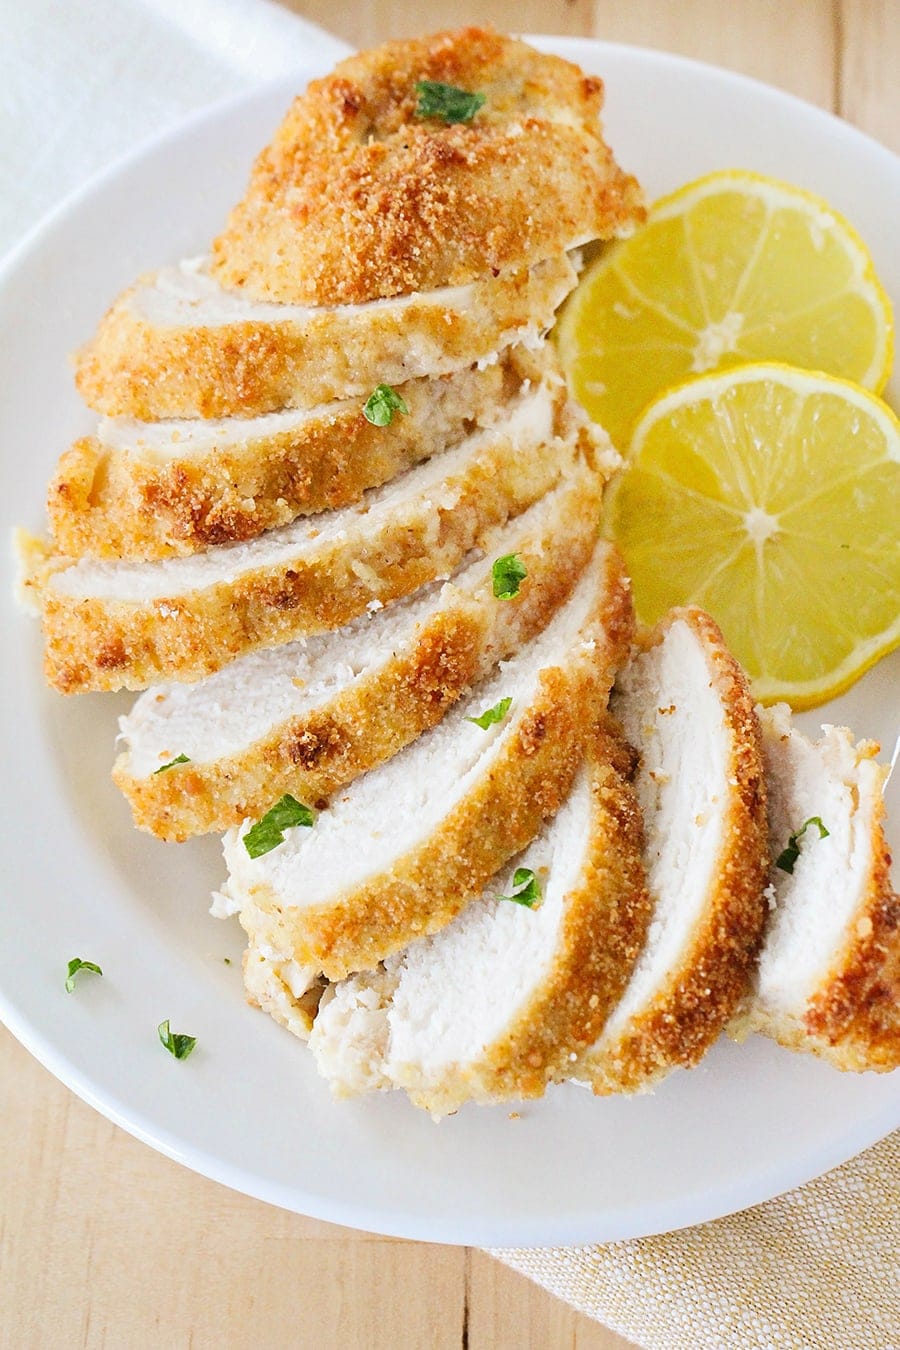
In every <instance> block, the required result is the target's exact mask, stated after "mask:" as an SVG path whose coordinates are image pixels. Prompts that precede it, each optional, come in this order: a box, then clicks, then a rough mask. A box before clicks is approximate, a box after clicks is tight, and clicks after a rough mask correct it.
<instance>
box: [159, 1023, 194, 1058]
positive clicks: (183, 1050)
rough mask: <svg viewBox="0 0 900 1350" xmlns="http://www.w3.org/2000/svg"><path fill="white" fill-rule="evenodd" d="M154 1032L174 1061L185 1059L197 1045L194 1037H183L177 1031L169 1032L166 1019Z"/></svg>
mask: <svg viewBox="0 0 900 1350" xmlns="http://www.w3.org/2000/svg"><path fill="white" fill-rule="evenodd" d="M156 1030H157V1033H158V1035H159V1039H160V1040H161V1041H162V1043H163V1045H164V1046H165V1047H166V1049H167V1050H168V1052H169V1054H170V1055H174V1057H175V1058H176V1059H187V1057H188V1055H189V1054H190V1053H191V1051H192V1050H193V1048H194V1046H195V1045H196V1044H197V1037H196V1036H183V1035H182V1034H181V1033H180V1032H178V1031H171V1030H170V1029H169V1019H168V1017H167V1018H166V1020H165V1021H164V1022H160V1024H159V1026H158V1027H157V1028H156Z"/></svg>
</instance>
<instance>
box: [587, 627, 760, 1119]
mask: <svg viewBox="0 0 900 1350" xmlns="http://www.w3.org/2000/svg"><path fill="white" fill-rule="evenodd" d="M610 709H611V711H612V713H613V714H614V715H615V716H616V717H618V719H619V720H620V721H621V723H622V727H623V729H624V732H625V735H626V737H627V739H628V741H629V743H630V744H631V745H632V746H633V747H634V749H635V750H636V751H637V752H638V756H639V759H638V767H637V772H636V775H635V788H636V790H637V795H638V801H639V802H640V805H641V811H642V813H643V817H644V836H645V843H644V863H645V866H646V869H647V879H648V886H649V889H650V896H651V900H652V905H653V912H652V914H651V921H650V928H649V931H648V934H647V942H646V944H645V946H644V950H643V951H642V953H641V955H640V957H639V959H638V962H637V965H636V966H635V968H634V972H633V974H632V976H631V979H630V980H629V983H628V985H627V987H626V989H625V992H624V994H623V995H622V998H621V1000H620V1001H619V1003H618V1004H617V1006H616V1007H615V1008H614V1009H613V1011H612V1013H611V1014H610V1017H609V1019H608V1021H607V1023H606V1026H605V1027H604V1029H603V1033H602V1035H601V1036H600V1037H599V1039H598V1040H597V1042H596V1044H595V1045H594V1046H593V1047H592V1049H591V1050H590V1051H589V1052H588V1054H587V1055H586V1056H585V1057H584V1059H583V1060H582V1062H581V1063H580V1064H579V1065H578V1066H577V1069H576V1071H575V1075H574V1076H576V1077H579V1078H584V1079H585V1080H586V1081H587V1082H589V1083H590V1084H591V1086H592V1087H593V1089H594V1091H595V1092H596V1093H598V1094H606V1093H611V1092H643V1091H647V1090H649V1089H652V1088H653V1087H654V1086H655V1085H656V1083H657V1082H659V1081H660V1080H661V1079H662V1078H664V1077H665V1076H666V1074H668V1073H669V1072H670V1071H671V1070H672V1069H675V1068H677V1067H679V1066H683V1067H689V1066H691V1065H693V1064H696V1063H697V1062H698V1061H699V1060H700V1059H701V1057H702V1056H703V1055H704V1054H705V1052H706V1051H707V1050H708V1049H709V1047H710V1045H712V1043H713V1041H715V1040H716V1039H717V1037H718V1036H719V1034H720V1033H721V1032H722V1031H723V1030H724V1028H725V1025H726V1023H727V1022H728V1020H729V1018H730V1017H731V1016H732V1014H733V1013H734V1011H735V1008H736V1007H737V1006H738V1002H739V1000H740V999H741V997H742V996H743V995H744V994H745V993H746V991H747V989H748V987H749V984H750V980H751V975H752V969H753V963H754V960H755V957H756V953H757V951H758V949H759V946H760V943H761V941H762V933H763V925H764V922H765V912H766V906H765V902H764V899H763V885H764V883H765V877H766V868H767V853H768V850H767V841H766V813H765V781H764V775H763V758H762V748H761V744H760V730H759V722H758V720H757V717H756V713H755V711H754V706H753V700H752V698H751V696H750V691H749V689H748V686H747V681H746V678H745V676H744V673H743V671H742V670H741V668H740V667H739V666H738V664H737V662H736V661H735V660H734V658H733V657H732V655H731V654H730V652H729V651H728V650H727V648H726V646H725V643H724V640H723V638H722V634H721V632H720V631H719V629H718V627H717V626H716V624H715V623H714V622H713V621H712V619H711V618H710V617H709V616H708V615H707V614H705V613H703V611H702V610H699V609H681V610H678V609H676V610H673V611H672V612H671V613H670V615H669V616H668V618H667V619H666V620H664V621H663V622H662V623H661V624H660V625H659V626H658V628H657V629H656V630H655V631H654V633H653V634H652V636H651V637H650V639H649V641H648V643H647V645H646V646H645V648H644V650H641V651H638V652H637V653H636V654H635V655H634V656H633V658H632V660H631V661H629V663H628V665H627V666H626V667H625V669H624V670H623V671H621V672H620V674H619V676H618V678H617V681H616V688H615V691H614V693H613V697H612V699H611V700H610Z"/></svg>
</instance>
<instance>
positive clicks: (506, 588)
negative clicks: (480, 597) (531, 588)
mask: <svg viewBox="0 0 900 1350" xmlns="http://www.w3.org/2000/svg"><path fill="white" fill-rule="evenodd" d="M527 576H528V571H527V569H526V567H525V564H524V563H523V562H522V559H521V558H520V557H519V555H518V553H504V555H503V557H502V558H498V559H497V561H496V562H495V563H494V565H493V567H492V568H491V577H492V579H493V582H494V598H495V599H497V600H512V599H513V597H514V596H516V595H518V594H519V587H520V585H521V584H522V582H523V581H524V580H525V578H526V577H527Z"/></svg>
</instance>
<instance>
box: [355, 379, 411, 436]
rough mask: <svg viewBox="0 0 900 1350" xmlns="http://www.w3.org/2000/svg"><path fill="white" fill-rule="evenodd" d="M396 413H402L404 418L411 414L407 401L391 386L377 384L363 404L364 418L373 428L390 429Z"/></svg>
mask: <svg viewBox="0 0 900 1350" xmlns="http://www.w3.org/2000/svg"><path fill="white" fill-rule="evenodd" d="M395 412H398V413H402V414H403V416H404V417H406V416H407V415H408V414H409V407H408V405H407V402H406V399H405V398H403V396H402V395H401V394H398V393H397V390H396V389H392V388H391V386H390V385H389V384H376V386H375V388H374V389H373V390H372V392H371V394H370V395H369V397H368V398H367V399H366V401H365V403H364V404H363V417H364V418H365V419H366V421H367V422H371V423H372V425H373V427H389V426H390V425H391V423H392V422H393V420H394V413H395Z"/></svg>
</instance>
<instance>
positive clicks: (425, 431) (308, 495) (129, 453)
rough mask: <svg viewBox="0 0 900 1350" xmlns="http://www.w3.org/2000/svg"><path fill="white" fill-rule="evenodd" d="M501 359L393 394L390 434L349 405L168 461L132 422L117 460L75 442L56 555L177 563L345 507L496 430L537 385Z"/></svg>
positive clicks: (525, 363) (56, 520)
mask: <svg viewBox="0 0 900 1350" xmlns="http://www.w3.org/2000/svg"><path fill="white" fill-rule="evenodd" d="M509 350H510V355H509V356H508V357H505V358H503V359H501V360H500V361H498V362H497V363H496V364H494V365H490V366H487V367H485V368H484V369H482V370H479V369H478V368H477V367H473V366H470V367H468V368H467V369H465V370H462V371H458V372H456V373H454V374H452V375H443V376H439V377H437V378H436V379H429V378H427V377H423V378H421V379H417V380H411V381H408V382H407V383H406V384H403V385H400V386H399V388H398V389H397V393H398V394H399V395H400V396H401V397H402V398H403V399H404V400H405V402H406V405H407V407H408V409H409V412H408V414H407V415H403V414H401V413H396V414H395V415H394V417H393V420H392V421H391V423H390V425H389V426H374V425H373V424H372V423H371V422H369V421H368V420H367V419H366V417H365V416H364V414H363V402H362V400H355V401H354V402H352V403H351V402H346V401H342V402H339V403H332V404H326V405H325V406H324V407H322V408H321V409H318V410H316V412H315V414H314V415H312V416H310V417H309V418H304V420H303V422H302V423H300V424H299V425H297V426H295V427H293V428H291V429H290V430H275V429H272V428H271V427H269V426H268V425H266V424H262V425H261V424H260V423H259V422H256V421H252V422H248V424H247V436H246V439H245V440H242V441H241V442H240V443H238V444H234V443H233V442H230V441H221V442H214V443H212V444H211V445H210V446H209V447H208V448H204V449H202V450H192V449H191V446H190V443H187V444H185V445H184V447H183V449H181V448H180V447H179V443H178V441H177V439H173V441H172V443H171V453H166V454H160V453H159V452H158V451H156V450H155V448H154V449H151V450H149V451H146V450H144V448H143V447H142V445H141V429H142V426H145V425H146V424H141V423H138V424H137V425H136V426H135V427H134V428H133V431H132V439H131V443H130V444H129V447H128V448H127V449H119V448H118V447H116V448H111V447H110V446H108V445H107V444H105V443H104V441H103V440H101V439H100V437H99V436H88V437H85V438H83V439H82V440H79V441H76V442H75V444H74V445H73V446H72V447H71V449H69V450H67V451H66V453H65V454H64V455H63V456H62V457H61V459H60V461H59V465H58V467H57V471H56V473H55V475H54V477H53V479H52V480H51V483H50V487H49V491H48V494H47V514H48V516H49V520H50V529H51V532H52V535H53V540H54V544H55V547H56V550H57V552H59V553H65V554H67V555H68V556H69V557H71V558H80V557H83V556H90V557H94V558H109V559H114V558H123V559H124V558H130V559H144V560H147V559H157V558H170V557H183V556H186V555H187V554H190V553H196V552H197V551H198V550H200V549H204V548H208V547H209V546H210V545H214V544H229V543H240V542H242V541H243V540H246V539H254V538H256V536H257V535H259V534H262V533H263V531H265V530H271V529H275V528H277V527H278V526H279V525H287V524H288V523H289V522H290V521H292V520H294V519H295V518H296V517H297V516H299V515H311V514H312V513H314V512H317V511H328V510H334V509H336V508H338V507H341V506H350V505H352V504H353V503H354V502H357V501H359V499H360V498H361V497H362V495H363V493H364V492H365V491H367V490H368V489H369V488H372V487H378V486H379V485H380V484H382V483H386V482H388V480H389V479H391V478H394V477H396V476H397V474H400V473H403V472H404V470H406V469H409V468H411V467H412V466H413V465H414V464H418V463H420V461H422V460H423V459H428V458H429V457H430V456H431V455H433V454H436V453H438V452H439V451H441V450H445V449H447V447H448V446H451V445H454V444H455V443H456V442H457V441H460V440H462V439H463V438H464V437H465V436H467V435H469V434H470V433H471V432H472V431H474V430H475V429H476V428H477V427H478V426H482V425H485V424H488V423H490V422H491V421H492V420H496V419H497V417H498V416H499V414H500V410H501V406H502V405H503V404H504V403H506V402H507V401H508V400H509V399H510V398H512V397H513V396H514V395H515V393H516V392H517V390H518V389H519V387H520V386H521V383H522V380H523V379H524V378H535V376H536V375H537V374H539V363H538V361H537V359H536V354H535V355H534V356H532V355H531V354H530V353H523V354H520V356H518V357H517V356H516V355H513V354H512V353H515V352H518V351H519V349H517V348H511V349H509ZM234 420H239V419H234ZM182 429H183V423H182V424H180V425H179V426H178V428H177V430H176V436H177V435H180V434H181V432H182ZM234 429H235V428H234V427H233V425H229V426H228V427H227V431H228V432H229V433H231V432H233V431H234ZM239 429H240V427H239V426H238V430H239ZM154 445H155V443H154ZM166 449H167V452H168V451H169V447H167V448H166Z"/></svg>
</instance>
